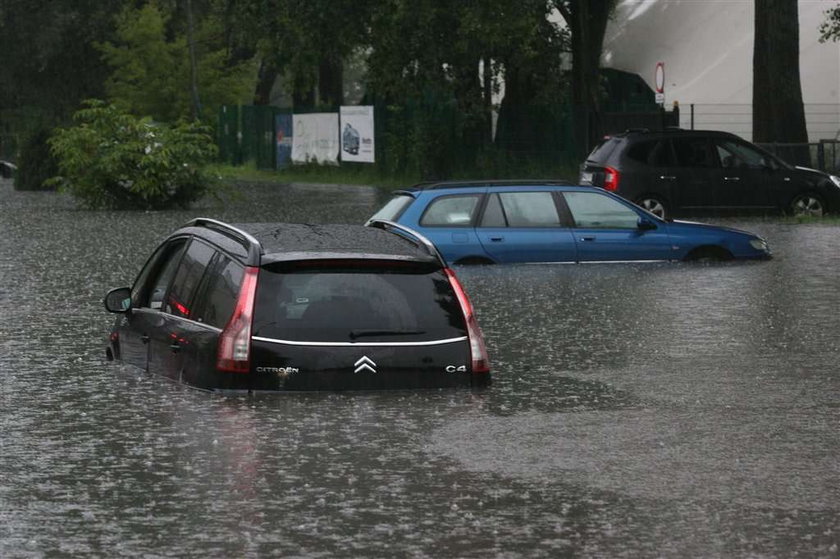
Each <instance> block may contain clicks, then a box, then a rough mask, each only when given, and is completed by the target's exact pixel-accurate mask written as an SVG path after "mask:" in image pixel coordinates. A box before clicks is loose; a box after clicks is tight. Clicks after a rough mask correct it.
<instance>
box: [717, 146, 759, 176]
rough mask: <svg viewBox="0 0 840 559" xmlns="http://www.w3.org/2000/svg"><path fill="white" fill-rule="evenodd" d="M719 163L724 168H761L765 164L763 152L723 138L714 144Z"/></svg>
mask: <svg viewBox="0 0 840 559" xmlns="http://www.w3.org/2000/svg"><path fill="white" fill-rule="evenodd" d="M715 148H717V152H718V156H719V157H720V164H721V166H722V167H725V168H729V169H731V168H737V167H752V168H754V169H755V168H761V167H765V166H766V165H767V160H766V158H765V157H764V154H762V153H761V152H759V151H757V150H755V149H753V148H751V147H750V146H748V145H745V144H740V143H737V142H732V141H729V140H723V141H720V142H718V143H717V144H716V145H715Z"/></svg>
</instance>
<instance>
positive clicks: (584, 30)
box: [552, 0, 616, 151]
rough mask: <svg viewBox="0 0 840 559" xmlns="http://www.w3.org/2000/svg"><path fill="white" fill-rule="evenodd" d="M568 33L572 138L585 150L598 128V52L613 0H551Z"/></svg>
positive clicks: (599, 52)
mask: <svg viewBox="0 0 840 559" xmlns="http://www.w3.org/2000/svg"><path fill="white" fill-rule="evenodd" d="M552 1H553V3H554V6H555V8H556V9H557V11H558V12H560V15H561V16H563V19H564V20H565V21H566V25H568V27H569V31H570V32H571V45H572V83H571V88H572V105H573V107H574V109H575V112H576V116H577V117H578V118H577V119H576V122H575V137H576V141H577V144H578V147H579V149H581V150H583V151H588V150H589V148H590V147H591V146H590V145H589V144H591V143H592V142H593V141H594V139H595V138H594V137H593V134H592V133H591V130H592V129H595V130H597V129H598V128H599V126H598V123H599V121H600V118H599V117H600V110H601V91H600V74H599V69H600V67H601V52H602V51H603V43H604V33H605V32H606V29H607V21H608V20H609V16H610V14H611V13H612V11H613V9H614V8H615V4H616V0H552Z"/></svg>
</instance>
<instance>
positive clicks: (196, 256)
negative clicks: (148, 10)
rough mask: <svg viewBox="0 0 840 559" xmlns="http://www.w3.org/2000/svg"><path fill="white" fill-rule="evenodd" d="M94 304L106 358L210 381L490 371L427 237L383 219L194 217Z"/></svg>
mask: <svg viewBox="0 0 840 559" xmlns="http://www.w3.org/2000/svg"><path fill="white" fill-rule="evenodd" d="M105 306H106V308H107V309H108V310H109V311H111V312H114V313H119V315H120V316H119V317H118V318H117V320H116V323H115V325H114V328H113V330H112V333H111V336H110V344H109V346H108V349H107V357H108V358H109V359H120V360H122V361H124V362H126V363H129V364H132V365H136V366H138V367H140V368H142V369H145V370H147V371H149V372H151V373H156V374H160V375H164V376H167V377H170V378H172V379H174V380H178V381H181V382H184V383H187V384H190V385H194V386H197V387H200V388H205V389H210V390H245V391H261V390H268V391H272V390H347V389H380V388H434V387H447V386H463V385H466V386H470V385H484V384H487V383H488V382H489V380H490V374H489V364H488V358H487V353H486V350H485V347H484V341H483V338H482V335H481V331H480V329H479V327H478V324H477V322H476V319H475V316H474V313H473V309H472V306H471V304H470V302H469V299H468V298H467V295H466V294H465V292H464V290H463V288H462V287H461V285H460V283H459V282H458V280H457V279H456V277H455V275H454V274H453V272H452V271H451V270H450V269H449V268H448V267H447V266H446V263H445V261H444V260H443V258H442V257H441V256H440V254H439V253H438V252H437V250H436V249H435V248H434V246H433V245H432V244H431V243H430V242H429V241H428V240H426V239H425V238H424V237H422V236H421V235H420V234H418V233H416V232H413V231H411V230H409V229H407V228H404V227H401V226H398V225H395V224H389V223H383V222H376V223H372V224H371V226H369V227H363V226H356V225H301V224H277V223H272V224H247V225H236V226H234V225H229V224H226V223H222V222H219V221H214V220H211V219H204V218H199V219H195V220H193V221H191V222H189V223H187V224H186V225H184V226H183V227H182V228H180V229H178V230H177V231H175V232H174V233H172V234H171V235H170V236H169V237H168V238H167V239H166V240H164V241H163V243H161V245H160V246H159V247H158V248H157V250H155V252H154V253H153V254H152V256H151V258H149V260H148V261H147V263H146V264H145V266H144V267H143V269H142V270H141V272H140V274H139V276H138V277H137V280H136V281H135V282H134V286H133V287H132V288H127V287H125V288H120V289H115V290H112V291H110V292H109V293H108V295H107V296H106V297H105Z"/></svg>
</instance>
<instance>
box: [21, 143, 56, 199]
mask: <svg viewBox="0 0 840 559" xmlns="http://www.w3.org/2000/svg"><path fill="white" fill-rule="evenodd" d="M49 137H50V130H48V129H46V128H40V129H38V130H36V131H35V132H34V133H32V134H31V135H30V136H29V137H28V138H27V139H26V141H24V142H23V145H22V146H21V149H20V160H19V161H18V169H17V172H16V173H15V190H50V189H52V188H53V186H52V185H50V184H49V182H48V179H49V178H50V177H52V176H53V175H55V174H56V172H57V170H58V167H57V165H56V161H55V158H54V157H53V156H52V154H51V153H50V147H49V144H48V141H49Z"/></svg>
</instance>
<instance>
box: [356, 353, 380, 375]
mask: <svg viewBox="0 0 840 559" xmlns="http://www.w3.org/2000/svg"><path fill="white" fill-rule="evenodd" d="M353 366H354V367H355V369H354V370H353V372H354V373H361V372H362V371H369V372H371V373H375V372H376V363H374V362H373V359H371V358H370V357H368V356H367V355H365V356H363V357H362V358H361V359H359V360H358V361H356V362H355V363H353Z"/></svg>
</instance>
